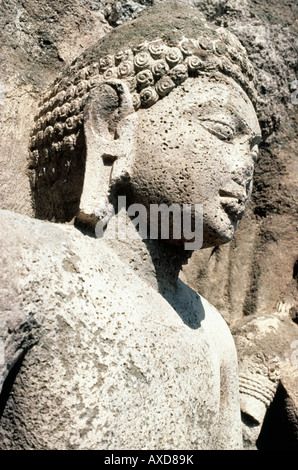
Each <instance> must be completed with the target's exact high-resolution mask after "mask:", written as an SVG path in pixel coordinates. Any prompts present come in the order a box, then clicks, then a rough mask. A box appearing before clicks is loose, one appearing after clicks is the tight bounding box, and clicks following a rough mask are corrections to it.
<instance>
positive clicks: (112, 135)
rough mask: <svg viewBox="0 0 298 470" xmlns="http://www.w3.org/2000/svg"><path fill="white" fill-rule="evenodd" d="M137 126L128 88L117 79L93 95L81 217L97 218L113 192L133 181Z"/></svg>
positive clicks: (87, 128)
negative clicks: (117, 185)
mask: <svg viewBox="0 0 298 470" xmlns="http://www.w3.org/2000/svg"><path fill="white" fill-rule="evenodd" d="M135 124H136V113H135V112H134V107H133V103H132V97H131V94H130V92H129V89H128V87H127V85H126V84H124V83H123V82H121V81H120V80H116V79H113V80H109V81H106V82H104V83H102V84H101V85H99V86H98V87H96V88H95V89H94V90H92V91H91V93H90V95H89V97H88V99H87V101H86V105H85V108H84V133H85V140H86V167H85V177H84V185H83V192H82V195H81V203H80V212H81V213H84V214H86V215H87V214H89V215H90V216H92V215H94V214H95V212H96V209H97V207H98V205H99V204H102V201H103V200H106V199H107V196H108V193H109V190H110V188H111V187H112V186H114V185H116V184H118V183H121V182H122V183H123V182H125V181H127V180H129V178H130V174H131V168H132V161H133V144H134V132H135V127H136V126H135Z"/></svg>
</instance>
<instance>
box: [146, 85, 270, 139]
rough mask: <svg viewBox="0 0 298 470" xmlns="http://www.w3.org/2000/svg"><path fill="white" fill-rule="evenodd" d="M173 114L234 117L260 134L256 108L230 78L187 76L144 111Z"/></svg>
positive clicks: (251, 131)
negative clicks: (180, 83)
mask: <svg viewBox="0 0 298 470" xmlns="http://www.w3.org/2000/svg"><path fill="white" fill-rule="evenodd" d="M148 111H149V114H155V115H162V116H163V117H166V116H172V117H174V116H175V118H176V119H177V118H179V117H183V116H185V115H188V116H189V117H190V118H191V117H192V116H194V117H195V116H200V117H205V116H206V117H207V116H208V115H213V116H214V115H219V114H220V115H221V116H222V117H226V118H227V119H228V118H229V117H230V116H235V117H236V118H237V119H238V120H240V121H242V122H243V123H244V124H245V127H246V128H247V129H248V131H249V133H251V134H252V135H258V136H260V135H261V130H260V126H259V122H258V118H257V115H256V112H255V109H254V107H253V105H252V103H251V101H250V99H249V98H248V97H247V95H246V93H245V92H244V91H243V90H242V88H241V87H240V86H239V85H238V84H237V83H236V82H235V81H234V80H233V79H231V78H229V77H225V76H220V77H218V76H217V77H207V76H202V77H199V78H188V79H187V80H186V81H185V82H184V83H183V84H182V85H181V86H180V87H177V88H175V89H174V90H173V91H171V93H170V94H169V95H168V96H166V97H165V98H163V99H162V100H160V101H159V102H157V103H156V104H155V105H153V106H152V108H149V109H147V110H144V111H143V112H144V113H148Z"/></svg>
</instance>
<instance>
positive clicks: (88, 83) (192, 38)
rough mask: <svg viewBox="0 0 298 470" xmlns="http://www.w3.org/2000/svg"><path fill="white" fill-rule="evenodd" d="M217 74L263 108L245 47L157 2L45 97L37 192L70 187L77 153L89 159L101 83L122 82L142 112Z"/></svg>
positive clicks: (38, 123)
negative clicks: (90, 106) (89, 118)
mask: <svg viewBox="0 0 298 470" xmlns="http://www.w3.org/2000/svg"><path fill="white" fill-rule="evenodd" d="M215 73H216V74H218V73H220V74H223V75H226V76H229V77H231V78H232V79H234V80H235V82H237V83H238V84H239V85H240V86H241V87H242V89H243V90H244V91H245V93H246V94H247V96H248V97H249V98H250V100H251V102H252V103H253V104H254V105H255V103H256V90H255V86H254V70H253V67H252V65H251V63H250V62H249V60H248V56H247V53H246V50H245V49H244V47H243V46H242V45H241V44H240V42H239V41H238V40H237V39H236V37H235V36H234V35H233V34H231V33H230V32H228V31H227V30H226V29H224V28H215V27H212V26H210V25H209V24H208V23H207V22H206V20H205V19H204V17H203V16H202V15H201V13H200V12H198V10H196V9H193V8H191V7H190V6H189V5H186V4H185V3H184V2H165V3H162V4H156V5H154V7H152V8H148V9H147V11H146V12H145V13H143V14H142V15H141V16H140V17H139V18H137V19H136V20H133V21H131V22H129V23H126V24H124V25H122V26H120V27H118V28H116V29H115V30H114V31H112V32H111V33H109V34H107V35H106V36H105V37H104V38H103V39H101V40H100V41H99V42H98V43H97V44H95V45H94V46H93V47H91V48H90V49H89V50H87V51H86V52H85V53H84V54H82V56H80V57H78V58H77V59H76V60H75V61H74V62H73V63H72V64H71V66H70V67H68V68H67V69H66V70H65V71H64V72H63V73H62V74H61V75H60V76H59V77H58V78H57V79H56V80H55V82H54V83H53V84H52V85H51V86H50V87H49V88H48V89H47V90H46V92H45V94H44V96H43V97H42V99H41V102H40V107H39V112H38V114H37V116H36V119H35V126H34V129H33V132H32V136H31V142H30V160H29V176H30V182H31V188H32V191H33V192H36V191H37V192H40V191H43V186H49V185H50V186H51V185H53V184H56V185H59V184H62V183H61V181H62V180H64V179H65V178H66V177H69V176H70V173H71V166H72V165H73V164H74V162H73V159H74V158H76V154H78V155H77V157H78V158H82V154H83V153H84V142H83V140H84V137H83V131H82V129H83V110H84V105H85V102H86V100H87V98H88V96H89V94H90V92H91V90H92V89H94V88H95V87H97V86H98V85H100V84H102V83H104V82H107V81H109V80H111V79H115V78H116V79H118V80H119V79H120V80H121V81H123V82H124V83H126V85H127V86H128V88H129V90H130V93H131V95H132V98H133V105H134V109H135V110H138V109H139V108H148V107H150V106H152V105H154V104H155V103H156V102H157V101H158V100H160V99H162V98H163V97H164V96H166V95H168V94H169V93H170V92H171V91H172V90H173V89H174V88H175V87H177V86H179V85H180V84H182V83H183V82H184V81H185V80H186V79H187V78H188V77H199V76H202V75H212V74H215ZM35 199H36V198H35ZM53 204H55V203H54V202H53ZM37 215H38V209H37ZM41 217H42V218H48V217H49V214H42V215H41ZM62 218H64V217H62ZM58 220H59V216H58Z"/></svg>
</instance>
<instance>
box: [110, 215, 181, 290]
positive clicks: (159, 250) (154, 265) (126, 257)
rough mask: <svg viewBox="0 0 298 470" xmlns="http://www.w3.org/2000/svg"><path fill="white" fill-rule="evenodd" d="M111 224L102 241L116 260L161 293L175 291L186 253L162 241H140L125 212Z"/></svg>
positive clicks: (117, 216) (139, 236)
mask: <svg viewBox="0 0 298 470" xmlns="http://www.w3.org/2000/svg"><path fill="white" fill-rule="evenodd" d="M111 222H112V223H109V224H108V226H107V229H106V231H105V233H104V237H103V238H104V239H105V241H106V243H107V244H108V245H109V246H110V247H111V249H112V250H113V251H114V252H115V253H116V254H117V255H118V256H119V258H121V260H122V261H124V262H125V263H126V264H127V265H128V266H129V267H130V269H132V270H133V271H134V272H135V273H136V274H137V275H138V276H139V277H140V278H141V279H142V280H143V281H144V282H146V283H147V284H149V285H151V286H152V287H153V288H154V289H155V290H157V291H158V292H160V293H161V294H166V293H168V292H169V291H173V290H175V289H176V286H177V280H178V276H179V272H180V270H181V267H182V265H183V264H185V261H186V258H187V257H186V252H185V251H184V250H183V249H181V248H179V247H176V246H174V245H171V244H169V243H167V242H166V241H164V240H150V239H143V238H142V237H141V235H140V234H139V232H138V231H137V230H136V228H135V226H134V224H133V223H132V221H131V219H130V218H129V216H128V215H127V212H126V210H125V209H121V211H120V212H119V213H118V214H116V215H114V217H113V220H112V221H111ZM187 253H188V252H187Z"/></svg>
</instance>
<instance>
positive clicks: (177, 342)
mask: <svg viewBox="0 0 298 470" xmlns="http://www.w3.org/2000/svg"><path fill="white" fill-rule="evenodd" d="M0 217H1V239H2V238H4V239H5V240H7V242H8V243H9V242H10V241H12V242H13V252H14V254H17V255H18V265H17V266H16V267H15V277H16V278H17V279H18V280H19V282H20V283H21V285H22V297H21V299H19V300H18V299H15V303H16V304H17V307H18V308H20V307H22V312H23V314H24V316H25V318H28V317H32V318H33V319H34V322H35V324H36V326H37V327H36V329H35V330H34V331H33V330H32V329H31V334H32V335H33V340H35V343H36V344H34V345H33V346H32V347H31V348H29V349H28V350H27V352H26V354H25V356H24V358H23V361H22V364H21V367H20V370H19V373H18V375H17V377H16V380H15V382H14V385H13V389H12V393H11V394H10V396H9V398H8V401H7V403H6V407H5V410H4V414H3V416H2V419H1V448H2V449H210V448H211V449H212V448H214V449H215V448H231V449H236V448H239V447H240V446H241V428H239V427H238V429H237V423H240V417H239V403H238V394H237V382H238V377H237V369H235V368H234V370H233V369H231V365H232V364H235V361H236V356H235V349H234V343H233V341H232V339H231V336H230V334H229V330H228V327H227V325H226V324H225V322H224V321H223V319H222V317H221V316H220V314H219V313H218V312H217V311H216V309H214V308H213V307H212V306H211V305H210V304H209V303H208V302H206V301H205V300H204V299H203V298H201V297H200V296H198V295H197V294H196V293H195V292H194V291H192V290H191V289H189V288H188V287H186V286H183V285H182V283H180V284H179V288H178V295H177V297H178V298H179V299H180V301H179V302H178V301H177V299H176V303H175V304H173V305H174V308H173V307H172V306H171V305H170V304H169V303H168V301H166V299H165V298H164V297H163V296H162V295H161V294H159V293H157V292H156V291H155V290H154V289H153V288H152V287H150V286H149V285H148V283H146V282H143V281H142V280H141V278H140V276H139V273H138V272H137V271H133V270H132V269H131V268H130V267H129V266H128V265H127V263H125V262H123V260H121V259H120V258H119V257H118V256H117V255H116V254H115V253H114V252H113V250H112V249H111V248H109V247H108V246H107V244H106V242H104V241H102V240H98V239H95V238H92V237H90V236H86V235H84V234H83V233H81V232H80V231H78V230H77V229H76V228H75V227H73V226H66V225H60V224H59V225H57V224H51V223H49V222H41V221H38V220H34V219H31V218H29V217H26V216H21V215H17V214H13V213H10V212H8V211H2V212H1V215H0ZM10 270H11V266H10V265H9V264H7V265H5V266H4V269H3V271H4V275H6V274H9V273H10ZM195 305H196V307H195V309H194V306H195ZM226 361H227V362H226ZM219 373H220V377H219V376H218V374H219ZM202 377H204V381H202ZM219 383H221V391H222V395H221V398H220V394H219V389H218V386H219ZM219 410H220V412H219Z"/></svg>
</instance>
